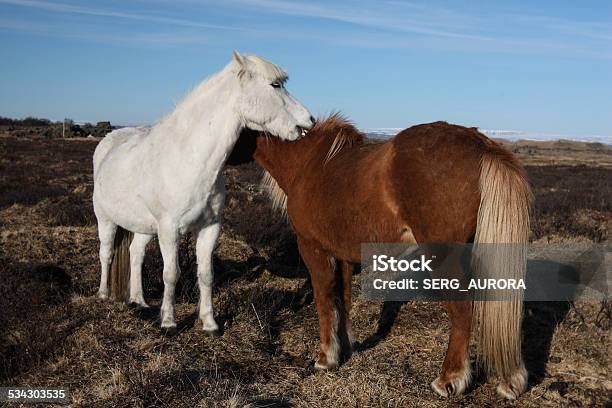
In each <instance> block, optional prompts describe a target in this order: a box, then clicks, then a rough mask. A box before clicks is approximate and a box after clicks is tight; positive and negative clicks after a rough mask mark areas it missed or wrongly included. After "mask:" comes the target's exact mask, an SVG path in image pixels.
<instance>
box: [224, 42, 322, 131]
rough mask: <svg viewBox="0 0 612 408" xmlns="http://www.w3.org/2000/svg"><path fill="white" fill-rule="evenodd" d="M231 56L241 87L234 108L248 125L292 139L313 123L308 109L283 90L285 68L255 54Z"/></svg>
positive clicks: (236, 53)
mask: <svg viewBox="0 0 612 408" xmlns="http://www.w3.org/2000/svg"><path fill="white" fill-rule="evenodd" d="M233 56H234V61H233V62H232V66H233V68H234V69H233V70H232V71H234V72H235V74H236V76H237V78H238V81H239V89H240V94H239V95H238V98H237V103H236V109H237V111H238V112H237V113H238V115H240V117H241V118H242V120H243V122H244V125H245V126H246V127H247V128H249V129H253V130H257V131H262V132H269V133H270V134H272V135H274V136H277V137H279V138H281V139H286V140H295V139H297V138H299V137H300V136H301V135H302V134H304V133H305V131H306V130H308V129H310V128H311V127H312V126H313V125H314V118H313V117H312V115H311V114H310V112H309V111H308V109H306V108H305V107H304V106H302V104H300V103H299V102H298V101H297V100H296V99H295V98H294V97H293V96H291V94H289V92H287V89H285V82H286V81H287V78H288V77H287V73H286V72H285V71H283V70H282V69H281V68H279V67H277V66H276V65H274V64H272V63H271V62H269V61H266V60H265V59H263V58H260V57H258V56H255V55H240V54H239V53H238V52H236V51H234V54H233Z"/></svg>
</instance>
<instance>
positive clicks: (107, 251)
mask: <svg viewBox="0 0 612 408" xmlns="http://www.w3.org/2000/svg"><path fill="white" fill-rule="evenodd" d="M116 232H117V225H115V224H114V223H112V222H110V221H106V220H102V219H98V237H99V238H100V266H101V269H102V273H101V274H100V289H99V290H98V297H100V298H101V299H108V295H109V290H108V275H109V268H110V264H111V262H112V260H113V245H114V243H115V233H116Z"/></svg>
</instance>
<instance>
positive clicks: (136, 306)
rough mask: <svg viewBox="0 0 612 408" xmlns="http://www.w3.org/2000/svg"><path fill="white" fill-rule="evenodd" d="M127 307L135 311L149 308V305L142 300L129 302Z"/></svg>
mask: <svg viewBox="0 0 612 408" xmlns="http://www.w3.org/2000/svg"><path fill="white" fill-rule="evenodd" d="M128 306H129V307H130V308H131V309H136V310H139V309H148V308H149V305H148V304H147V302H145V301H144V300H130V302H129V303H128Z"/></svg>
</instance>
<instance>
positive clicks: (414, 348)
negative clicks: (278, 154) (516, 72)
mask: <svg viewBox="0 0 612 408" xmlns="http://www.w3.org/2000/svg"><path fill="white" fill-rule="evenodd" d="M96 143H97V142H96V141H95V140H91V139H89V140H85V139H74V140H45V139H25V138H19V139H18V138H14V137H10V136H0V277H2V283H1V284H0V327H1V328H2V329H1V330H0V385H1V386H4V385H12V386H26V385H30V386H56V387H59V386H61V387H65V388H68V389H69V390H70V393H71V398H72V400H73V403H74V406H118V407H122V406H126V407H128V406H129V407H131V406H175V407H181V406H184V407H193V406H203V407H207V406H228V407H238V406H244V405H250V406H252V407H256V406H315V407H317V406H318V407H330V406H344V407H358V406H359V407H360V406H368V405H369V406H398V407H413V406H427V407H436V406H448V404H449V403H448V402H447V401H446V400H442V399H440V398H438V397H437V396H436V395H435V394H434V393H433V392H432V391H430V389H429V383H430V382H431V381H432V380H433V379H434V378H435V377H436V376H437V374H438V370H439V368H440V366H441V363H442V360H443V358H444V351H445V348H446V343H447V336H448V332H449V324H448V321H447V319H446V316H445V312H444V310H443V308H442V307H441V306H440V305H438V304H435V303H429V302H408V303H404V304H399V303H384V304H383V303H377V302H370V301H366V300H364V299H363V298H361V297H360V296H359V277H355V278H354V289H355V291H356V299H355V302H354V307H353V319H354V327H355V332H356V334H357V337H358V340H359V341H360V346H359V349H358V351H357V352H356V353H354V354H353V356H352V358H351V359H350V360H349V361H348V362H347V363H345V364H344V365H342V366H341V367H340V369H338V370H337V371H333V372H328V373H317V372H315V371H313V369H312V360H313V358H314V357H315V355H316V352H317V348H318V322H317V316H316V311H315V306H314V303H313V301H312V291H311V288H310V284H309V282H308V279H307V271H306V270H305V268H304V266H303V264H302V263H301V262H300V258H299V255H298V253H297V249H296V245H295V239H294V237H293V235H292V232H291V230H290V228H289V227H288V226H287V225H286V224H285V222H284V221H283V220H282V219H280V218H279V217H278V216H277V215H276V214H274V213H273V212H272V210H271V209H270V207H269V205H268V202H267V199H266V197H265V196H264V195H263V193H262V191H261V190H260V189H259V186H258V181H259V170H258V168H257V167H256V166H254V165H245V166H241V167H233V168H228V169H226V170H225V176H226V180H227V184H228V191H229V195H228V199H227V207H226V210H225V222H224V224H223V231H222V235H221V238H220V242H219V247H218V249H217V250H216V252H215V254H216V256H215V261H214V267H215V294H214V304H215V308H216V315H217V320H218V322H220V323H221V324H222V325H223V335H222V336H221V337H218V338H210V337H206V336H205V335H204V334H203V333H202V332H201V331H200V330H199V329H198V324H197V322H196V318H195V310H196V303H195V302H196V299H197V295H198V294H197V288H196V287H195V285H194V283H195V253H194V245H193V242H192V238H191V237H185V238H184V239H183V241H182V243H181V251H180V263H181V269H182V272H183V275H182V277H181V279H180V282H179V285H178V299H177V320H178V321H179V329H180V333H179V334H178V336H176V337H164V336H163V335H162V334H161V333H160V331H159V323H158V322H157V321H156V319H157V315H158V312H159V302H160V299H161V293H162V290H163V283H162V280H161V256H160V254H159V249H158V247H157V243H156V242H152V243H151V245H150V247H149V248H148V253H147V257H146V261H145V268H144V275H145V287H146V297H147V299H148V300H149V303H150V304H151V305H152V308H151V311H150V312H145V313H142V312H140V313H137V312H134V311H132V310H130V309H129V308H127V307H126V306H125V305H123V304H118V303H112V302H109V301H101V300H99V299H97V298H96V297H95V293H96V290H97V285H98V279H99V266H98V256H97V251H98V242H97V237H96V226H95V218H94V215H93V210H92V204H91V193H92V179H91V157H92V153H93V150H94V148H95V146H96ZM560 143H561V144H560V145H559V144H557V145H554V144H542V143H535V142H533V143H530V142H520V143H516V144H512V145H511V146H510V147H511V148H512V149H514V150H515V151H516V152H517V154H518V155H519V157H521V159H522V160H523V161H524V162H525V163H526V165H527V170H528V173H529V176H530V180H531V183H532V185H533V188H534V192H535V195H536V205H535V209H534V222H533V231H532V240H533V241H537V242H565V241H581V242H609V233H610V231H611V230H612V208H611V200H610V198H611V187H610V185H611V180H612V153H611V151H610V149H609V148H608V147H606V146H602V145H585V144H572V143H568V142H560ZM610 310H611V309H610V305H608V304H605V303H603V304H600V303H580V304H573V303H564V302H554V303H528V304H527V305H526V313H525V320H524V333H525V335H524V343H525V347H524V350H525V355H526V362H527V365H528V369H529V371H530V388H529V390H528V391H527V392H526V393H525V394H524V395H523V396H522V397H521V398H520V399H519V400H518V401H516V402H509V403H504V402H502V401H501V400H500V399H499V398H498V397H497V395H496V393H495V387H494V384H493V383H491V382H485V381H484V380H483V379H482V378H477V380H476V382H475V385H474V386H473V387H472V388H471V389H470V390H469V391H468V392H467V394H466V395H465V396H463V397H461V398H457V399H455V400H453V401H452V402H453V403H456V404H459V405H462V406H498V405H503V404H506V405H508V406H517V407H539V406H563V407H582V406H606V405H607V406H610V401H611V400H612V375H611V371H612V370H611V364H612V363H611V353H610V351H611V344H612V342H611V339H610V328H611V316H610Z"/></svg>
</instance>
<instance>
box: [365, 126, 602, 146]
mask: <svg viewBox="0 0 612 408" xmlns="http://www.w3.org/2000/svg"><path fill="white" fill-rule="evenodd" d="M401 130H403V129H401V128H375V129H366V130H365V133H366V134H367V135H368V136H369V137H371V138H373V139H387V138H389V137H391V136H395V135H396V134H397V133H398V132H400V131H401ZM479 130H480V131H481V132H482V133H484V134H485V135H487V136H489V137H491V138H496V139H507V140H512V141H516V140H539V141H554V140H574V141H579V142H598V143H603V144H607V145H612V136H595V135H593V136H590V135H589V136H569V135H562V134H555V133H542V132H527V131H520V130H495V129H479Z"/></svg>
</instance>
